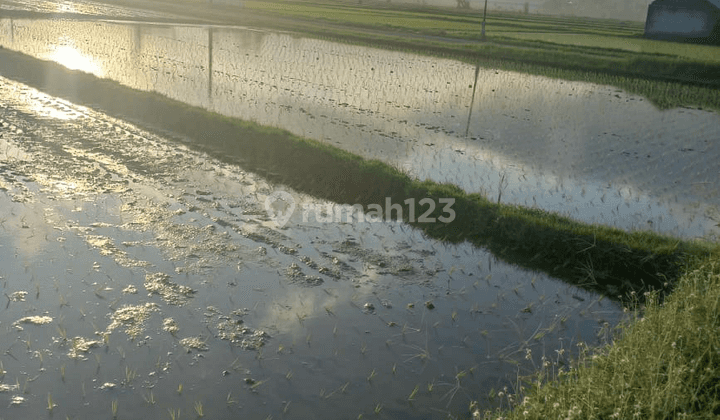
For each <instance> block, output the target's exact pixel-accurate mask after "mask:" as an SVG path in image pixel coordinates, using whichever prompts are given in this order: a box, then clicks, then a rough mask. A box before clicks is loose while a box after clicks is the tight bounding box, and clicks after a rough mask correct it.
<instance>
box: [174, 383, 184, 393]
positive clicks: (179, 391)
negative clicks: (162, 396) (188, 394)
mask: <svg viewBox="0 0 720 420" xmlns="http://www.w3.org/2000/svg"><path fill="white" fill-rule="evenodd" d="M175 392H177V393H178V395H182V392H183V384H182V383H181V384H179V385H178V387H177V389H176V390H175Z"/></svg>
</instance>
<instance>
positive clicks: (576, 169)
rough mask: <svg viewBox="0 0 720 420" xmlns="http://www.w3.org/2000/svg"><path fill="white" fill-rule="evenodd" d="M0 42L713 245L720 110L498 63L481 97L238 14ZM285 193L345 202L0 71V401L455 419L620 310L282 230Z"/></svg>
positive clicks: (465, 182) (441, 66)
mask: <svg viewBox="0 0 720 420" xmlns="http://www.w3.org/2000/svg"><path fill="white" fill-rule="evenodd" d="M0 44H2V45H4V46H5V47H6V48H9V49H13V50H17V51H21V52H23V53H26V54H29V55H32V56H34V57H37V58H41V59H51V60H54V61H57V62H60V63H62V64H63V65H66V66H68V67H70V68H77V69H80V70H83V71H87V72H92V73H94V74H96V75H97V76H98V77H103V78H110V79H113V80H117V81H119V82H121V83H123V84H125V85H127V86H130V87H132V88H137V89H144V90H154V91H158V92H160V93H163V94H165V95H168V96H170V97H173V98H175V99H178V100H182V101H184V102H187V103H190V104H193V105H198V106H203V107H206V108H208V109H211V110H214V111H217V112H220V113H223V114H226V115H230V116H235V117H240V118H244V119H251V120H254V121H257V122H260V123H262V124H268V125H276V126H279V127H283V128H285V129H288V130H291V131H293V132H295V133H297V134H300V135H304V136H307V137H311V138H316V139H319V140H322V141H326V142H329V143H331V144H334V145H337V146H339V147H342V148H344V149H347V150H349V151H351V152H354V153H357V154H360V155H363V156H366V157H373V158H379V159H382V160H384V161H386V162H388V163H390V164H393V165H396V166H398V167H401V168H404V169H405V170H407V171H408V172H410V173H412V174H413V175H416V176H418V177H420V178H431V179H434V180H437V181H443V182H445V181H447V182H453V183H456V184H458V185H460V186H461V187H462V188H464V189H466V190H468V191H484V192H485V193H487V194H488V195H489V196H495V195H496V194H498V188H502V189H503V193H502V197H503V201H507V202H516V203H521V204H528V205H536V206H538V207H541V208H548V209H551V210H558V211H560V212H561V213H566V214H570V215H571V216H573V217H576V218H578V219H582V220H587V221H592V222H603V223H605V224H609V225H616V226H620V227H624V228H627V229H630V228H640V227H642V228H647V227H648V225H650V224H652V228H653V229H657V230H661V231H666V232H673V233H676V234H678V235H681V236H701V235H706V236H710V235H713V234H715V233H716V231H713V230H712V229H713V224H712V223H711V221H712V219H710V217H714V215H715V214H714V213H712V212H713V210H712V209H713V208H714V207H713V206H715V205H717V200H718V197H717V195H716V194H715V193H714V192H713V191H714V190H713V189H712V188H714V187H713V186H714V185H715V184H714V183H715V182H716V177H712V176H711V175H712V173H713V172H712V171H713V170H714V171H715V172H714V174H717V165H718V163H717V162H719V160H717V159H714V155H713V153H717V152H716V151H715V150H714V149H712V148H711V143H710V142H711V141H713V140H715V139H716V137H713V136H716V134H715V132H716V131H717V130H716V129H717V126H718V121H719V120H718V116H717V115H716V114H712V113H708V112H704V111H698V110H673V111H665V112H660V111H657V110H655V109H654V108H653V107H652V106H651V105H650V104H647V103H645V102H644V101H642V100H641V98H637V97H632V96H628V95H626V94H624V93H622V92H615V90H614V89H610V88H607V87H600V86H591V85H586V84H577V83H566V82H565V83H563V82H560V81H552V80H549V79H543V78H535V77H529V76H523V75H520V74H514V73H504V72H495V71H486V70H481V71H480V80H479V84H478V86H477V90H476V92H475V96H474V99H473V93H472V92H473V89H472V87H473V84H474V77H475V69H474V68H473V67H472V66H468V65H464V64H461V63H457V62H453V61H450V60H439V59H432V58H427V57H419V56H414V55H409V54H403V53H392V52H383V51H379V50H373V49H369V48H360V47H351V46H344V45H338V44H332V43H328V42H322V41H316V40H309V39H304V38H297V37H292V36H289V35H283V34H274V33H265V32H259V31H253V30H246V29H236V28H219V27H194V26H163V25H149V24H133V23H118V22H102V21H98V22H79V21H69V20H51V21H42V22H40V21H33V20H18V19H0ZM471 103H473V107H472V111H471V110H470V104H471ZM588 112H590V113H592V115H593V118H592V119H589V118H587V113H588ZM468 119H469V121H470V123H469V125H468ZM601 130H604V131H601ZM466 131H467V133H468V134H467V135H465V132H466ZM680 137H682V138H680ZM616 138H618V139H619V138H624V139H627V138H631V139H633V141H623V142H621V141H619V140H616ZM635 139H637V142H635ZM612 142H617V145H616V146H615V145H613V146H612V150H610V146H609V145H610V144H611V143H612ZM613 144H614V143H613ZM648 144H649V145H653V146H655V145H660V144H663V145H664V146H667V147H666V148H665V149H662V148H660V149H654V150H653V151H652V152H651V153H649V154H647V155H645V153H646V152H647V150H646V149H647V148H648V147H650V146H648ZM239 153H241V152H239ZM690 155H692V156H693V157H692V158H688V156H690ZM239 157H241V156H239ZM641 158H642V159H643V160H645V159H647V161H645V162H643V163H642V164H640V163H639V162H641ZM603 162H605V163H608V162H610V166H609V167H606V166H604V164H603ZM668 162H670V164H668ZM653 165H656V166H653ZM668 165H669V166H668ZM683 165H689V166H683ZM668 167H670V168H675V169H674V170H677V171H679V175H678V176H677V177H676V176H675V175H673V174H668ZM619 169H624V170H625V173H621V172H620V170H619ZM684 175H687V176H684ZM676 180H677V181H676ZM279 191H286V192H287V193H289V194H290V195H291V196H292V197H293V200H294V201H295V204H296V206H297V207H298V208H304V207H307V206H328V205H330V206H332V203H327V202H324V201H322V200H319V199H317V198H315V197H312V196H309V195H306V194H303V193H300V192H297V191H293V190H290V189H287V188H285V187H283V186H280V185H274V184H272V183H270V182H268V181H267V179H265V178H263V177H262V176H260V175H258V174H255V173H252V172H248V171H246V170H244V169H243V168H242V166H241V165H237V164H231V163H228V162H226V161H221V160H218V159H216V158H214V157H212V156H210V155H208V154H206V153H204V152H202V151H201V150H199V149H198V148H197V147H196V145H194V144H193V143H192V142H191V141H190V142H182V141H177V140H174V139H172V138H169V137H167V136H159V135H158V134H154V133H151V132H148V131H146V130H144V129H142V128H139V127H138V126H137V125H133V124H131V123H129V122H127V121H124V120H121V119H117V118H114V117H110V116H108V115H106V114H104V113H102V112H99V111H97V110H93V109H90V108H87V107H83V106H80V105H77V104H73V103H71V102H68V101H66V100H62V99H58V98H57V97H53V96H50V95H48V94H46V93H43V92H40V91H38V90H36V89H34V88H31V87H28V86H27V85H24V84H22V83H20V82H18V81H14V80H10V79H8V78H3V77H1V75H0V201H1V203H0V209H2V210H1V212H0V228H1V229H0V283H1V284H2V286H3V293H4V294H5V297H6V305H5V308H4V309H3V314H2V316H0V335H1V339H0V343H1V345H2V346H3V348H2V349H1V350H2V351H3V353H2V354H1V355H0V362H1V363H2V364H0V413H3V416H8V417H14V418H46V417H56V418H65V417H68V418H86V417H87V418H113V417H117V418H140V417H151V416H152V417H155V418H173V419H175V418H196V417H208V418H234V417H243V418H251V419H252V418H258V419H266V418H310V417H312V418H358V417H359V416H360V415H362V416H364V417H378V418H423V419H426V418H457V417H460V418H462V417H467V416H468V415H469V410H468V405H469V403H470V401H471V400H479V401H480V404H481V406H483V407H491V406H493V404H494V403H493V402H492V401H491V400H489V399H487V398H486V396H487V395H488V394H490V393H491V391H494V392H495V393H497V391H499V390H501V389H503V388H504V387H508V388H509V389H512V388H513V386H515V385H516V384H517V382H518V378H520V377H524V376H526V375H529V374H531V373H532V372H533V371H534V369H535V368H537V367H538V366H540V365H541V364H543V363H550V366H551V368H552V369H559V368H560V367H561V366H563V364H564V363H566V362H567V361H568V356H569V355H570V354H573V353H576V352H577V350H578V348H579V347H578V345H579V344H580V343H587V344H589V345H594V344H599V343H602V342H604V340H605V339H607V336H606V335H605V332H606V330H604V328H605V327H608V326H612V325H615V324H616V323H617V322H618V321H619V319H620V318H621V317H622V309H621V308H620V307H619V305H617V304H616V303H615V302H613V301H611V300H609V299H606V298H603V297H602V296H598V295H594V294H591V293H589V292H586V291H584V290H581V289H578V288H576V287H573V286H569V285H567V284H564V283H562V282H560V281H558V280H556V279H553V278H550V277H548V276H547V275H545V274H543V273H538V272H532V271H528V270H522V269H519V268H517V267H514V266H512V265H508V264H506V263H503V262H501V261H498V260H496V259H495V258H494V257H493V255H492V254H490V253H488V252H486V251H484V250H481V249H477V248H475V247H473V246H471V245H469V244H461V245H447V244H443V243H441V242H438V241H435V240H432V239H428V238H426V237H424V236H423V235H422V233H420V232H419V231H417V230H415V229H412V228H410V227H409V226H407V225H405V224H403V223H398V222H387V221H386V222H381V223H371V222H357V221H356V222H347V221H341V222H332V223H323V222H321V221H318V220H315V219H313V218H309V219H305V218H304V217H303V214H302V213H301V212H299V211H296V212H294V213H293V215H292V217H291V218H290V219H289V221H288V222H287V224H285V225H284V226H281V227H280V226H278V224H277V223H275V221H274V220H273V219H272V218H271V217H270V216H269V215H268V211H267V209H266V206H265V202H266V200H267V198H268V197H272V196H273V195H274V194H277V193H278V192H279ZM601 192H602V194H600V193H601ZM648 221H650V222H651V223H648Z"/></svg>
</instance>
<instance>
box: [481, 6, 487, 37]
mask: <svg viewBox="0 0 720 420" xmlns="http://www.w3.org/2000/svg"><path fill="white" fill-rule="evenodd" d="M487 2H488V0H485V10H484V11H483V21H482V40H483V41H485V18H486V17H487Z"/></svg>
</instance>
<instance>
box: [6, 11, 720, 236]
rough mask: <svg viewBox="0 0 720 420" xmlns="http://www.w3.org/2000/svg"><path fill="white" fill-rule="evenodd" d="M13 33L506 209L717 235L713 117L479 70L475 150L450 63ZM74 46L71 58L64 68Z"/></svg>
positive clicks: (318, 46) (193, 41)
mask: <svg viewBox="0 0 720 420" xmlns="http://www.w3.org/2000/svg"><path fill="white" fill-rule="evenodd" d="M0 33H2V34H5V38H6V40H7V39H11V40H12V42H11V45H10V46H11V48H13V49H17V50H20V51H23V52H26V53H29V54H33V55H35V56H38V57H41V58H51V59H54V60H56V61H59V62H63V63H64V64H66V65H69V66H76V68H81V69H84V70H85V71H90V72H93V73H94V74H97V75H98V76H103V75H104V76H105V77H109V78H112V79H115V80H118V81H120V82H121V83H124V84H127V85H128V86H131V87H135V88H139V89H145V90H155V91H158V92H160V93H163V94H166V95H168V96H170V97H172V98H175V99H179V100H182V101H185V102H188V103H191V104H194V105H199V106H203V107H206V108H209V109H212V110H214V111H217V112H220V113H223V114H226V115H231V116H236V117H240V118H244V119H249V120H254V121H257V122H259V123H261V124H266V125H274V126H279V127H282V128H285V129H288V130H290V131H292V132H294V133H296V134H299V135H303V136H307V137H311V138H315V139H319V140H323V141H326V142H329V143H331V144H334V145H337V146H340V147H342V148H345V149H347V150H350V151H352V152H354V153H357V154H360V155H362V156H366V157H369V158H377V159H381V160H384V161H387V162H389V163H390V164H392V165H395V166H397V167H399V168H402V169H404V170H406V171H407V172H409V173H411V174H413V175H415V176H417V177H419V178H421V179H424V178H431V179H434V180H436V181H440V182H452V183H455V184H457V185H459V186H461V187H462V188H464V189H465V190H466V191H469V192H481V193H483V194H485V195H487V196H488V197H489V198H490V199H492V200H493V201H494V200H496V199H497V197H498V196H499V195H501V201H503V202H511V203H519V204H524V205H528V206H538V207H541V208H544V209H548V210H552V211H557V212H559V213H562V214H567V215H570V216H572V217H574V218H578V219H581V220H584V221H588V222H596V223H603V224H608V225H614V226H618V227H621V228H624V229H633V228H640V229H648V228H649V229H653V230H657V231H662V232H670V233H674V234H678V235H683V236H702V235H703V234H709V233H711V232H713V230H714V229H716V228H715V226H714V225H715V224H716V223H717V222H715V221H714V220H713V218H717V217H716V216H718V215H717V214H716V213H717V210H716V207H717V206H718V205H720V197H718V194H717V193H716V191H717V185H715V182H716V181H715V179H716V178H717V173H718V170H720V168H719V167H718V165H719V164H718V161H720V159H717V158H718V157H717V156H716V155H715V154H714V153H711V152H712V149H710V145H711V144H712V142H714V141H716V134H715V133H716V132H717V128H718V126H720V117H718V116H717V115H716V114H711V113H708V112H704V111H693V110H672V111H663V112H661V111H658V110H656V109H655V108H654V107H653V106H652V105H650V104H649V103H647V102H646V101H643V100H642V98H639V97H634V96H628V95H627V94H625V93H623V92H620V91H616V90H615V89H613V88H608V87H603V86H597V85H591V84H585V83H575V82H563V81H558V80H552V79H547V78H543V77H535V76H529V75H523V74H519V73H511V72H500V71H492V70H481V71H480V73H479V81H478V82H479V83H478V86H477V90H476V92H475V97H474V102H473V110H472V115H471V118H470V125H469V127H467V128H468V136H467V137H465V131H466V123H467V121H468V112H469V110H470V103H471V101H472V92H473V89H472V85H473V83H474V74H475V69H474V68H473V66H470V65H466V64H463V63H459V62H456V61H452V60H444V59H435V58H428V57H421V56H416V55H411V54H404V53H398V52H387V51H381V50H375V49H371V48H364V47H355V46H348V45H342V44H335V43H329V42H325V41H319V40H311V39H305V38H297V37H292V36H288V35H278V34H273V33H265V32H260V31H250V30H240V29H237V30H236V29H228V28H212V29H211V28H207V27H192V26H178V27H170V26H162V25H123V24H115V23H83V22H68V21H64V22H47V21H44V22H33V21H27V20H15V21H14V22H13V26H12V27H10V22H9V21H8V20H3V21H1V23H0ZM75 34H77V35H75ZM81 34H82V35H81ZM70 39H72V42H73V44H68V42H67V41H61V40H70ZM3 42H5V41H3ZM58 45H61V47H58ZM62 45H73V49H72V50H64V51H65V53H64V54H62V55H60V56H57V51H58V48H62ZM209 47H211V48H209ZM53 54H55V56H54V55H53ZM63 57H64V58H63ZM90 57H91V58H90ZM63 60H65V61H63ZM93 66H95V67H93ZM210 69H212V78H211V77H210ZM101 72H104V74H103V73H101ZM501 181H502V186H501Z"/></svg>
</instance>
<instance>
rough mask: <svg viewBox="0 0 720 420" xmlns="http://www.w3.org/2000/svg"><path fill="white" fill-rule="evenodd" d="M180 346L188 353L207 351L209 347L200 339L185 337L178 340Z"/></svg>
mask: <svg viewBox="0 0 720 420" xmlns="http://www.w3.org/2000/svg"><path fill="white" fill-rule="evenodd" d="M180 344H181V345H182V346H183V347H185V349H186V350H187V352H188V353H189V352H190V350H191V349H195V350H199V351H208V350H209V347H208V345H207V343H205V341H203V339H202V338H200V337H187V338H183V339H182V340H180Z"/></svg>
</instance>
